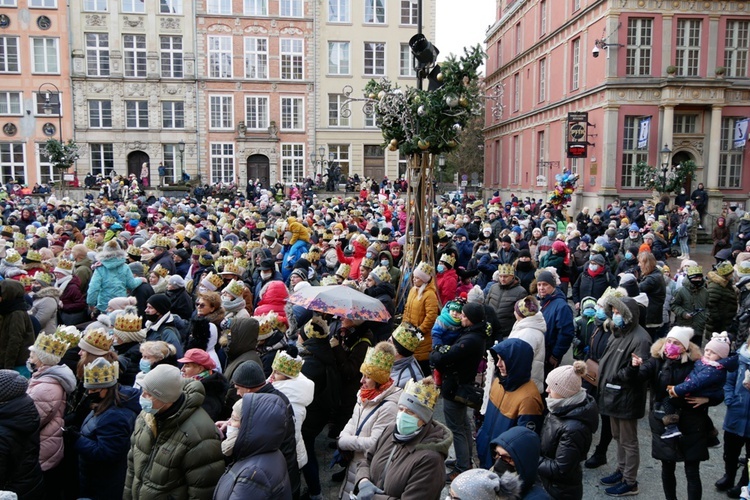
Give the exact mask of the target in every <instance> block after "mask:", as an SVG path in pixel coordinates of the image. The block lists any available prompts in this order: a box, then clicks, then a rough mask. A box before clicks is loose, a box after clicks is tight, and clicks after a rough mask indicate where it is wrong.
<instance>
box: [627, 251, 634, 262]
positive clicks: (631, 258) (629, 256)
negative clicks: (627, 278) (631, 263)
mask: <svg viewBox="0 0 750 500" xmlns="http://www.w3.org/2000/svg"><path fill="white" fill-rule="evenodd" d="M625 260H633V254H632V253H630V252H625Z"/></svg>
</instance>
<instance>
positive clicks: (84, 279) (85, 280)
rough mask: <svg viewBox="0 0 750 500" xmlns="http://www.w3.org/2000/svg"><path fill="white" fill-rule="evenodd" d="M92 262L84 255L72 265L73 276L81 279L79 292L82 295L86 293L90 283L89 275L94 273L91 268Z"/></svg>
mask: <svg viewBox="0 0 750 500" xmlns="http://www.w3.org/2000/svg"><path fill="white" fill-rule="evenodd" d="M92 265H93V262H91V260H90V259H89V258H88V257H85V258H83V259H81V260H79V261H78V262H76V263H75V264H74V265H73V276H77V277H78V279H79V280H81V293H83V294H84V295H85V294H87V293H88V289H89V283H91V276H92V274H93V273H94V272H93V271H92V270H91V266H92Z"/></svg>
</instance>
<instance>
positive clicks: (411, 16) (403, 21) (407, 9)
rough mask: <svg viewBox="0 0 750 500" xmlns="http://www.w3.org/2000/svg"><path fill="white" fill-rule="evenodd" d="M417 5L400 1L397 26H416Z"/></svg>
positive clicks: (408, 0)
mask: <svg viewBox="0 0 750 500" xmlns="http://www.w3.org/2000/svg"><path fill="white" fill-rule="evenodd" d="M418 7H419V4H418V3H417V2H412V1H411V0H401V12H400V17H399V24H400V25H401V26H416V25H417V12H418V10H419V9H418Z"/></svg>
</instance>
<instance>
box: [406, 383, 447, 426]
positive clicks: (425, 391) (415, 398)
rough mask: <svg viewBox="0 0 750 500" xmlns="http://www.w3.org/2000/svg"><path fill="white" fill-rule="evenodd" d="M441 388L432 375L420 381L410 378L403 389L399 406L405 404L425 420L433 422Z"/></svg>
mask: <svg viewBox="0 0 750 500" xmlns="http://www.w3.org/2000/svg"><path fill="white" fill-rule="evenodd" d="M438 396H440V389H439V388H438V387H437V386H436V385H435V381H434V380H433V379H432V377H426V378H423V379H422V380H420V381H419V382H414V381H413V380H409V381H408V382H407V383H406V387H404V390H403V391H401V396H400V397H399V399H398V405H399V406H405V407H406V408H408V409H409V410H411V411H412V412H414V414H415V415H416V416H417V418H419V419H420V420H422V421H423V422H425V423H427V422H431V421H432V415H433V412H434V411H435V405H436V404H437V400H438Z"/></svg>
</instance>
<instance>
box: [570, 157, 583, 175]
mask: <svg viewBox="0 0 750 500" xmlns="http://www.w3.org/2000/svg"><path fill="white" fill-rule="evenodd" d="M582 162H583V159H582V158H568V168H569V170H570V173H572V174H577V173H578V166H579V165H580V164H581V163H582Z"/></svg>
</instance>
